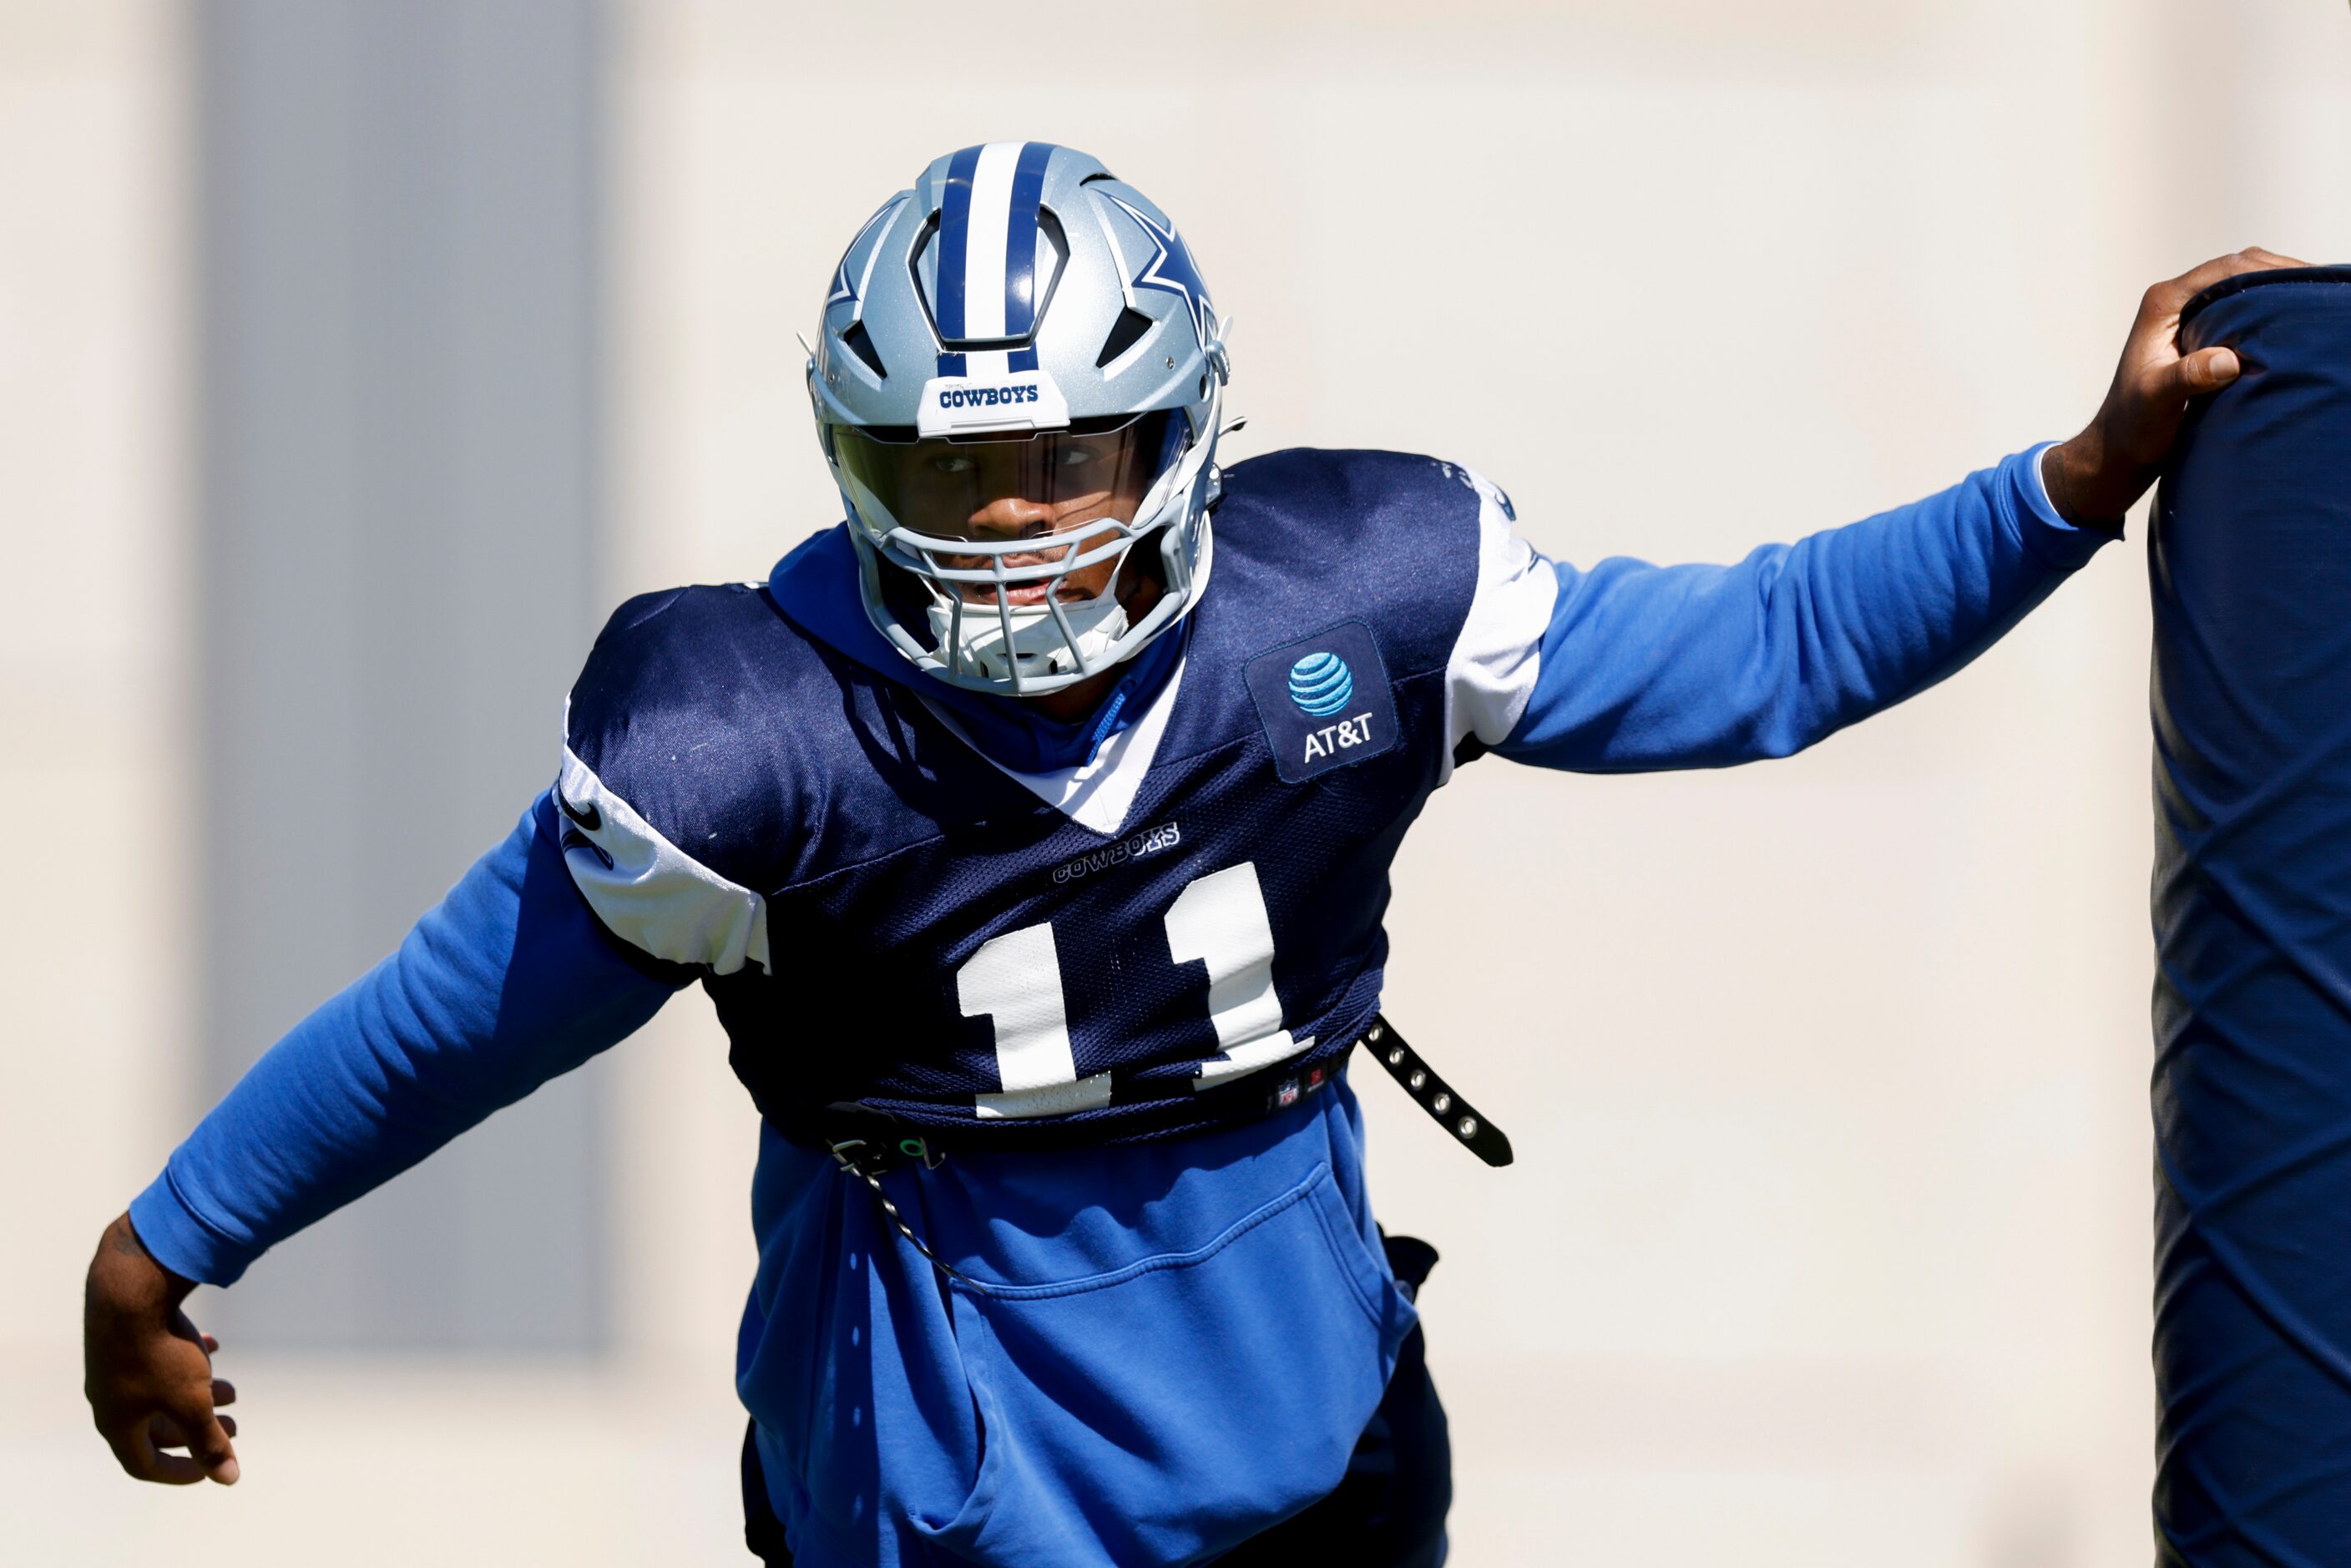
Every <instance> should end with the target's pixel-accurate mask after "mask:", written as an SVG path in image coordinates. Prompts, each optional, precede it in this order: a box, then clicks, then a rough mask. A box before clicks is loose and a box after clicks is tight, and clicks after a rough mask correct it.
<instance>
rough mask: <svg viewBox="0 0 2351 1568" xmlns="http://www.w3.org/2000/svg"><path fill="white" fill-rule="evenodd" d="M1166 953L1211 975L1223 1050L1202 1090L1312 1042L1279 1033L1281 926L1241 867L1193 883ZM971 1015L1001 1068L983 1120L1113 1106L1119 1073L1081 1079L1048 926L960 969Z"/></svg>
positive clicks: (998, 943)
mask: <svg viewBox="0 0 2351 1568" xmlns="http://www.w3.org/2000/svg"><path fill="white" fill-rule="evenodd" d="M1166 925H1167V947H1168V951H1169V953H1170V954H1171V955H1173V956H1174V957H1175V961H1176V962H1177V963H1179V964H1186V963H1192V962H1195V961H1196V962H1198V963H1200V964H1202V965H1204V966H1205V967H1207V971H1208V1021H1209V1023H1210V1024H1211V1025H1213V1026H1214V1027H1215V1029H1216V1031H1217V1047H1218V1048H1219V1050H1220V1051H1221V1052H1222V1054H1221V1055H1219V1056H1217V1057H1216V1058H1214V1059H1212V1060H1210V1061H1204V1062H1202V1063H1201V1064H1200V1072H1199V1076H1198V1077H1196V1078H1195V1079H1194V1080H1193V1081H1192V1087H1193V1088H1195V1089H1206V1088H1207V1087H1208V1086H1209V1085H1211V1084H1216V1083H1225V1082H1230V1081H1232V1080H1233V1079H1236V1078H1239V1077H1242V1076H1244V1075H1245V1074H1248V1073H1251V1072H1255V1071H1258V1070H1259V1069H1260V1068H1264V1067H1270V1066H1272V1065H1273V1064H1274V1063H1275V1062H1277V1061H1283V1060H1284V1059H1286V1058H1289V1057H1292V1056H1295V1055H1297V1054H1298V1053H1299V1052H1300V1051H1304V1050H1306V1049H1307V1048H1308V1047H1309V1046H1311V1045H1312V1044H1313V1043H1314V1042H1313V1040H1292V1039H1291V1038H1290V1031H1289V1030H1285V1029H1283V1028H1282V1027H1281V998H1280V997H1278V996H1276V995H1275V994H1274V989H1273V922H1272V920H1271V919H1270V917H1269V916H1268V915H1267V914H1266V909H1265V892H1264V890H1263V889H1262V888H1260V887H1259V886H1258V881H1257V866H1256V865H1255V863H1254V862H1249V861H1243V862H1241V863H1240V864H1238V865H1236V866H1227V867H1226V868H1225V869H1224V870H1222V871H1219V872H1211V873H1209V874H1208V875H1207V876H1204V877H1201V878H1199V879H1197V880H1196V881H1194V882H1191V883H1186V884H1185V888H1184V891H1183V892H1182V893H1180V894H1176V895H1175V903H1174V904H1171V905H1169V906H1168V910H1167V915H1166ZM956 1000H957V1002H958V1004H959V1005H960V1006H961V1007H962V1009H963V1016H964V1017H966V1018H981V1017H987V1018H989V1019H992V1020H993V1022H994V1024H995V1030H996V1071H997V1073H998V1082H1001V1083H1002V1084H1003V1085H1004V1089H1003V1092H1000V1093H996V1094H979V1095H975V1096H974V1097H973V1098H974V1100H975V1102H976V1103H977V1107H978V1111H979V1114H980V1116H981V1118H982V1119H983V1120H986V1119H990V1118H994V1117H999V1116H1060V1115H1065V1114H1067V1113H1070V1112H1072V1111H1091V1110H1094V1109H1097V1108H1099V1107H1101V1106H1103V1105H1107V1104H1109V1103H1110V1074H1109V1073H1107V1072H1096V1073H1092V1074H1091V1075H1089V1076H1087V1077H1084V1078H1080V1077H1079V1076H1078V1064H1077V1059H1076V1058H1075V1057H1074V1056H1073V1055H1072V1054H1071V1050H1070V1014H1069V1003H1068V1001H1067V999H1066V998H1065V997H1064V995H1063V992H1062V989H1061V955H1060V953H1059V952H1058V951H1057V950H1056V949H1055V947H1054V946H1053V927H1052V925H1051V924H1050V922H1046V923H1041V924H1039V925H1024V926H1022V927H1021V928H1020V929H1019V930H1018V931H1008V932H1006V933H1005V934H1004V935H1003V936H998V937H996V938H995V939H993V940H992V941H990V942H988V943H987V944H986V945H985V946H982V947H981V948H980V949H979V951H978V952H977V953H974V954H973V955H972V956H970V957H969V958H967V959H966V960H965V961H964V966H963V967H962V968H961V969H959V970H957V971H956Z"/></svg>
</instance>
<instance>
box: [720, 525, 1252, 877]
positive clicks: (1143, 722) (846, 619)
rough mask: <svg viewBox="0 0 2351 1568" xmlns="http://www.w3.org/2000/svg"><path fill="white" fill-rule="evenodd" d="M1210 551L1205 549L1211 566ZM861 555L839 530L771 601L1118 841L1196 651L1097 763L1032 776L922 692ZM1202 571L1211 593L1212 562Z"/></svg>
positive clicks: (810, 550)
mask: <svg viewBox="0 0 2351 1568" xmlns="http://www.w3.org/2000/svg"><path fill="white" fill-rule="evenodd" d="M1207 548H1208V547H1207V546H1206V544H1205V541H1204V548H1203V551H1202V554H1203V556H1204V558H1205V557H1206V556H1207ZM854 549H855V547H854V546H853V545H852V543H851V542H850V539H849V535H848V529H847V528H846V526H844V525H839V524H836V525H835V526H834V527H832V528H828V529H826V530H824V531H823V532H821V533H819V534H815V535H813V536H811V537H810V538H808V539H807V540H805V541H803V542H802V543H801V544H800V545H799V546H798V547H797V548H795V549H793V550H791V551H790V552H789V554H787V555H786V556H785V557H784V559H781V560H779V561H778V562H777V563H776V566H775V570H773V572H771V573H770V574H769V576H768V581H767V584H766V587H767V589H768V598H769V600H770V601H771V602H773V603H774V604H775V606H776V608H778V610H780V611H782V612H784V614H785V616H786V618H787V619H789V620H790V621H791V622H793V623H794V624H795V625H797V626H799V629H800V630H801V631H802V632H805V633H807V634H808V635H810V636H811V637H814V638H815V639H817V640H818V641H819V642H821V643H824V644H825V645H826V646H828V647H830V648H831V649H833V650H834V651H835V652H837V653H841V654H843V655H845V656H847V657H848V658H851V659H852V660H855V661H856V662H857V663H858V664H862V665H863V666H865V667H866V668H867V669H869V670H872V672H873V673H874V674H877V675H880V676H882V677H883V678H884V679H885V680H887V681H889V682H890V683H891V684H892V685H896V686H899V687H902V688H904V690H905V691H906V692H907V693H908V694H910V695H913V696H914V698H915V699H916V700H917V701H919V702H920V703H921V704H922V705H923V707H924V709H925V711H926V712H928V713H929V714H930V716H932V717H933V718H935V719H937V720H938V721H939V724H940V727H942V728H944V729H946V732H947V733H948V734H950V735H952V736H954V737H955V738H956V741H957V742H958V743H959V744H961V745H962V746H963V747H965V748H966V749H967V750H968V751H969V752H970V753H971V754H972V755H973V756H975V757H977V758H979V759H980V760H981V761H983V762H985V763H987V765H988V766H989V767H990V768H994V769H995V770H996V771H998V773H1001V774H1003V775H1004V776H1005V777H1006V778H1007V779H1011V780H1012V781H1013V782H1014V783H1016V784H1019V786H1020V787H1021V788H1023V789H1026V790H1028V791H1029V793H1030V794H1032V795H1034V796H1036V797H1037V798H1038V799H1039V800H1042V801H1044V802H1045V803H1046V804H1047V805H1049V806H1051V807H1053V808H1054V809H1055V810H1059V811H1061V813H1062V814H1063V815H1064V816H1066V817H1068V818H1069V819H1070V820H1071V821H1073V822H1076V823H1077V824H1078V825H1079V826H1081V827H1082V828H1085V829H1087V830H1088V831H1092V832H1095V833H1099V834H1101V835H1102V836H1103V837H1105V838H1109V837H1113V836H1115V835H1116V834H1117V833H1118V832H1119V831H1121V830H1122V829H1123V827H1124V826H1125V825H1126V820H1127V816H1128V813H1129V812H1131V811H1132V810H1134V802H1135V800H1137V798H1138V797H1139V796H1140V795H1141V794H1142V792H1143V785H1144V780H1145V779H1147V778H1148V777H1149V775H1150V772H1151V766H1152V763H1153V762H1154V761H1155V759H1156V758H1157V756H1158V752H1159V745H1160V740H1161V738H1162V737H1163V736H1164V735H1165V732H1166V729H1167V724H1168V718H1169V716H1170V715H1171V714H1172V713H1173V712H1174V710H1175V694H1176V692H1177V690H1178V689H1179V688H1180V687H1181V686H1182V685H1183V684H1184V670H1185V666H1186V664H1189V663H1190V659H1191V652H1190V649H1189V648H1188V647H1186V649H1185V651H1184V653H1181V654H1179V655H1178V657H1177V659H1176V662H1175V668H1174V669H1172V670H1170V671H1169V672H1168V673H1167V676H1166V678H1165V681H1164V682H1163V683H1162V684H1161V685H1160V687H1159V689H1158V690H1157V691H1156V692H1155V693H1154V694H1153V695H1152V696H1151V698H1150V700H1149V701H1148V702H1147V703H1145V704H1144V709H1143V711H1142V712H1141V713H1140V714H1138V715H1136V716H1134V718H1133V719H1132V720H1131V721H1130V722H1128V723H1127V724H1126V725H1125V726H1124V727H1123V728H1121V729H1119V730H1118V731H1117V732H1116V733H1114V734H1113V735H1112V736H1110V737H1108V738H1107V739H1105V740H1103V741H1102V743H1101V744H1100V745H1099V746H1098V747H1095V749H1094V754H1093V756H1092V758H1091V759H1090V760H1088V761H1085V762H1081V763H1078V764H1076V765H1074V766H1071V767H1068V768H1053V769H1049V770H1047V771H1043V772H1038V773H1024V772H1021V771H1020V770H1019V769H1018V768H1011V767H1008V765H1006V764H1005V763H1002V762H999V761H998V760H997V759H996V758H994V757H993V756H991V755H989V753H988V752H987V749H986V748H985V747H982V746H981V745H980V744H979V743H978V741H977V740H976V739H974V738H973V737H972V735H971V732H970V730H969V729H968V728H967V727H966V726H965V725H964V724H963V723H962V722H961V721H960V720H959V719H958V718H957V717H956V715H955V713H954V712H953V711H952V710H951V709H950V708H949V707H948V706H946V704H945V703H942V702H937V701H935V700H933V698H932V697H931V696H930V695H928V694H926V693H925V692H924V691H923V690H922V688H921V687H920V686H919V685H916V684H915V681H916V680H921V679H927V678H928V677H925V676H920V675H917V674H916V673H915V672H914V670H913V668H912V666H910V665H908V664H907V663H906V661H905V659H904V656H903V655H902V654H900V653H899V652H898V651H897V650H896V649H895V648H893V647H892V646H891V645H890V644H889V643H887V642H886V641H884V640H883V636H882V634H881V632H878V631H876V630H875V629H874V626H873V622H872V621H870V620H868V619H867V618H866V614H865V606H864V602H863V601H862V598H861V597H860V595H859V591H858V587H857V576H856V573H857V562H856V557H855V554H854V553H853V552H854ZM1201 565H1202V567H1203V569H1204V570H1202V572H1201V574H1200V576H1201V579H1202V581H1203V583H1204V584H1205V580H1206V577H1207V571H1206V570H1205V568H1206V567H1207V559H1203V561H1202V562H1201ZM1187 619H1188V618H1187ZM1188 631H1189V628H1188V627H1177V628H1175V631H1174V632H1170V633H1169V635H1175V634H1177V633H1182V632H1188ZM1187 641H1188V639H1187ZM909 676H914V679H909V678H908V677H909Z"/></svg>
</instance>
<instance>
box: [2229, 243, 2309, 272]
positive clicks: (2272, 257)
mask: <svg viewBox="0 0 2351 1568" xmlns="http://www.w3.org/2000/svg"><path fill="white" fill-rule="evenodd" d="M2239 254H2240V255H2243V256H2252V258H2253V259H2254V260H2256V261H2258V262H2260V263H2261V264H2262V266H2263V267H2308V266H2309V265H2310V263H2308V262H2306V261H2303V260H2300V259H2299V258H2297V257H2294V256H2280V255H2279V254H2278V253H2277V252H2275V251H2273V250H2263V249H2262V247H2261V246H2257V245H2253V246H2246V247H2245V248H2244V249H2243V250H2242V251H2241V252H2240V253H2239Z"/></svg>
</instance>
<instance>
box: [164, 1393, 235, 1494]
mask: <svg viewBox="0 0 2351 1568" xmlns="http://www.w3.org/2000/svg"><path fill="white" fill-rule="evenodd" d="M149 1427H150V1429H151V1430H152V1432H153V1433H154V1434H155V1442H156V1446H157V1447H159V1448H185V1449H187V1450H188V1453H189V1456H190V1457H191V1458H193V1459H194V1460H195V1461H196V1464H197V1467H198V1468H199V1469H201V1470H202V1471H203V1473H204V1474H206V1475H209V1476H211V1477H212V1479H214V1480H216V1481H218V1482H220V1483H221V1485H223V1486H235V1484H236V1477H237V1465H236V1449H235V1448H234V1447H232V1446H231V1445H230V1443H229V1440H228V1433H227V1432H226V1431H225V1430H223V1428H222V1427H221V1423H220V1418H219V1417H218V1416H214V1414H213V1411H212V1406H211V1404H210V1403H209V1402H207V1403H205V1404H204V1405H203V1406H196V1405H193V1404H191V1405H184V1406H178V1407H175V1408H173V1409H172V1410H170V1411H168V1412H167V1413H165V1414H163V1415H161V1416H156V1417H155V1418H154V1419H153V1420H152V1422H150V1423H149Z"/></svg>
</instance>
